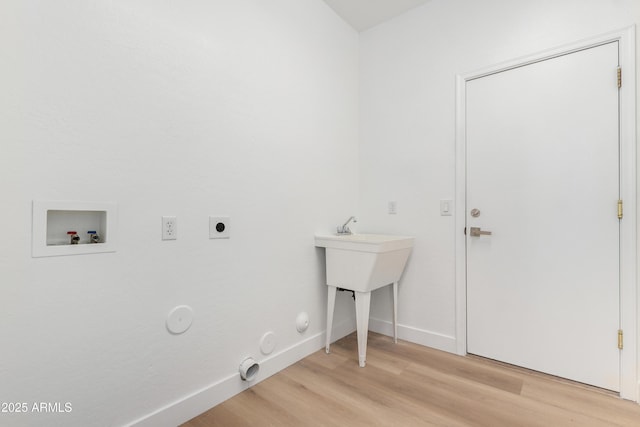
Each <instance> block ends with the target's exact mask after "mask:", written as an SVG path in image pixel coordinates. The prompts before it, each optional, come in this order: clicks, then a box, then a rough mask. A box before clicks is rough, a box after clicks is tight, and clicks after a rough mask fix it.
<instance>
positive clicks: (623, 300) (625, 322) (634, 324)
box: [455, 26, 640, 402]
mask: <svg viewBox="0 0 640 427" xmlns="http://www.w3.org/2000/svg"><path fill="white" fill-rule="evenodd" d="M616 41H617V42H619V49H620V51H619V52H620V66H621V67H622V79H623V84H622V88H621V89H620V97H619V103H620V104H619V109H620V110H619V111H620V130H619V133H620V197H621V199H622V200H624V218H623V220H622V221H621V223H620V325H621V329H622V330H623V331H624V349H623V350H622V351H620V397H622V398H624V399H628V400H633V401H635V402H637V401H638V399H639V397H640V384H639V383H638V362H639V360H638V358H637V342H638V306H639V302H638V292H637V286H638V285H637V274H636V271H637V257H636V243H637V240H638V236H637V233H636V220H637V215H636V186H637V184H636V163H637V160H636V159H637V158H636V105H635V97H636V82H635V79H636V71H635V27H634V26H631V27H627V28H624V29H621V30H618V31H614V32H611V33H607V34H603V35H600V36H596V37H593V38H589V39H587V40H582V41H578V42H575V43H571V44H569V45H565V46H561V47H558V48H554V49H550V50H547V51H544V52H539V53H536V54H532V55H528V56H526V57H522V58H518V59H514V60H512V61H508V62H504V63H501V64H496V65H492V66H488V67H486V68H483V69H480V70H477V71H473V72H469V73H464V74H458V75H457V76H456V155H455V157H456V206H457V207H458V208H457V209H456V213H455V230H456V237H455V251H456V267H455V269H456V273H455V277H456V279H455V282H456V285H455V286H456V289H455V290H456V351H457V353H458V354H460V355H465V354H467V302H466V300H467V272H466V265H467V253H466V236H465V234H464V232H463V231H464V228H465V227H466V211H467V208H466V196H467V194H466V187H467V173H466V167H467V159H466V102H465V100H466V84H467V82H468V81H470V80H474V79H477V78H481V77H484V76H488V75H491V74H494V73H497V72H502V71H507V70H510V69H513V68H517V67H522V66H525V65H529V64H532V63H535V62H539V61H542V60H546V59H552V58H555V57H558V56H562V55H566V54H569V53H573V52H577V51H580V50H584V49H588V48H592V47H597V46H600V45H603V44H607V43H611V42H616ZM625 76H626V78H625ZM612 78H615V77H614V75H612ZM614 208H615V207H614ZM614 208H612V209H614ZM614 212H615V211H614V210H612V214H614ZM614 334H615V331H612V340H613V341H612V343H615V338H614V337H615V335H614ZM614 345H615V344H614Z"/></svg>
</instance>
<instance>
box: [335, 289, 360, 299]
mask: <svg viewBox="0 0 640 427" xmlns="http://www.w3.org/2000/svg"><path fill="white" fill-rule="evenodd" d="M336 290H338V291H340V292H351V296H352V297H353V300H354V301H355V300H356V292H355V291H352V290H351V289H345V288H336Z"/></svg>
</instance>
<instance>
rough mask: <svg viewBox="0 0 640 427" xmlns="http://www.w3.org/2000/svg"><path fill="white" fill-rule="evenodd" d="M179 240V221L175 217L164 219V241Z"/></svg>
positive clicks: (164, 217) (165, 217)
mask: <svg viewBox="0 0 640 427" xmlns="http://www.w3.org/2000/svg"><path fill="white" fill-rule="evenodd" d="M177 238H178V220H177V219H176V217H175V216H163V217H162V240H176V239H177Z"/></svg>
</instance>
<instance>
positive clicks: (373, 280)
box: [315, 234, 414, 368]
mask: <svg viewBox="0 0 640 427" xmlns="http://www.w3.org/2000/svg"><path fill="white" fill-rule="evenodd" d="M413 240H414V239H413V237H408V236H391V235H384V234H347V235H330V234H327V235H321V234H316V236H315V244H316V246H318V247H322V248H325V250H326V264H327V265H326V269H327V336H326V347H325V348H326V351H327V353H329V346H330V343H331V329H332V326H333V309H334V307H335V299H336V290H337V289H338V288H343V289H349V290H352V291H354V296H355V298H356V323H357V328H358V364H359V365H360V367H362V368H364V367H365V364H366V360H367V333H368V331H369V307H370V305H371V291H373V290H375V289H378V288H381V287H383V286H387V285H391V284H392V285H393V339H394V341H395V342H397V340H398V321H397V319H398V315H397V311H398V310H397V307H398V306H397V297H398V280H400V276H402V272H403V271H404V267H405V265H406V263H407V259H408V258H409V254H410V253H411V249H412V248H413Z"/></svg>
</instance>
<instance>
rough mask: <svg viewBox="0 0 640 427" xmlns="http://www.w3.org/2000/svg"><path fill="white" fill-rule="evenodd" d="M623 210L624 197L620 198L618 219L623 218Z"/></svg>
mask: <svg viewBox="0 0 640 427" xmlns="http://www.w3.org/2000/svg"><path fill="white" fill-rule="evenodd" d="M622 216H623V211H622V199H621V200H618V219H622Z"/></svg>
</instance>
